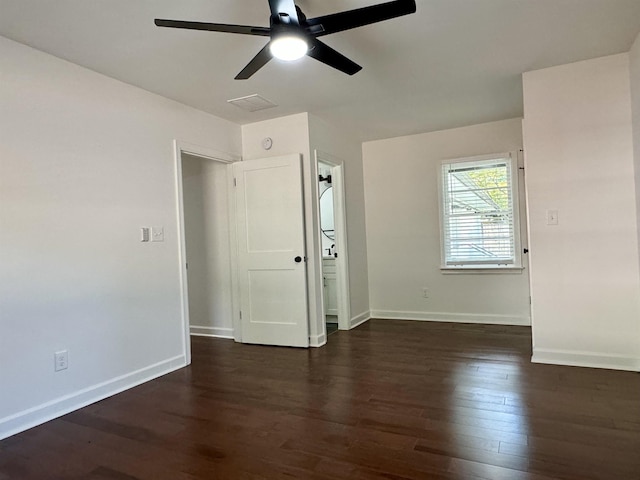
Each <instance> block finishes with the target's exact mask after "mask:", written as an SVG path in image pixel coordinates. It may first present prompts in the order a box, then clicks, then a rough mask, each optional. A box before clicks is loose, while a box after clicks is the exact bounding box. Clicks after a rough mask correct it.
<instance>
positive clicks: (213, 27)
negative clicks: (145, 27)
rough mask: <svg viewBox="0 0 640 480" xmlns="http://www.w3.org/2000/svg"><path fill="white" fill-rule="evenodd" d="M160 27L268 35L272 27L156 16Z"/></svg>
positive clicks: (156, 21)
mask: <svg viewBox="0 0 640 480" xmlns="http://www.w3.org/2000/svg"><path fill="white" fill-rule="evenodd" d="M155 24H156V25H157V26H158V27H170V28H186V29H187V30H208V31H210V32H227V33H241V34H243V35H259V36H262V37H268V36H269V35H271V29H270V28H268V27H252V26H250V25H229V24H226V23H206V22H185V21H182V20H165V19H162V18H156V19H155Z"/></svg>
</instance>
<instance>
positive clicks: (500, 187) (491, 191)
mask: <svg viewBox="0 0 640 480" xmlns="http://www.w3.org/2000/svg"><path fill="white" fill-rule="evenodd" d="M440 192H441V199H440V200H441V233H442V268H444V269H448V268H451V269H455V268H465V267H466V268H509V267H515V268H520V267H521V264H520V229H519V223H518V165H517V156H516V153H515V152H514V153H507V154H500V155H489V156H483V157H473V158H463V159H459V160H452V161H447V162H444V163H443V164H442V174H441V176H440Z"/></svg>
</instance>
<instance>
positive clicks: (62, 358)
mask: <svg viewBox="0 0 640 480" xmlns="http://www.w3.org/2000/svg"><path fill="white" fill-rule="evenodd" d="M68 355H69V352H68V351H67V350H60V351H59V352H56V353H54V354H53V359H54V365H53V369H54V371H56V372H59V371H60V370H66V369H67V368H68V367H69V356H68Z"/></svg>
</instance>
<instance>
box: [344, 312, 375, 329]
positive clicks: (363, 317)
mask: <svg viewBox="0 0 640 480" xmlns="http://www.w3.org/2000/svg"><path fill="white" fill-rule="evenodd" d="M370 318H371V312H370V311H369V310H367V311H366V312H362V313H361V314H360V315H356V316H355V317H352V318H351V320H350V321H349V329H352V328H356V327H357V326H358V325H362V324H363V323H364V322H366V321H367V320H369V319H370Z"/></svg>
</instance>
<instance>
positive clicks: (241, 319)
mask: <svg viewBox="0 0 640 480" xmlns="http://www.w3.org/2000/svg"><path fill="white" fill-rule="evenodd" d="M240 320H242V310H240Z"/></svg>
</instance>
